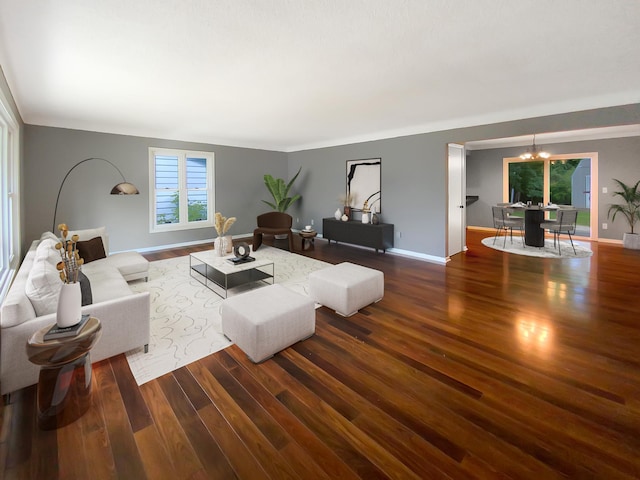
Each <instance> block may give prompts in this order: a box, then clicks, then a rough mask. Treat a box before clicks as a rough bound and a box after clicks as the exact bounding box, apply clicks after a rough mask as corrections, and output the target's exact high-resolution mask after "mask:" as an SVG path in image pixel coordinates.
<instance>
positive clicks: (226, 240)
mask: <svg viewBox="0 0 640 480" xmlns="http://www.w3.org/2000/svg"><path fill="white" fill-rule="evenodd" d="M222 245H223V249H224V253H226V254H228V253H233V237H232V236H231V235H225V236H224V237H222Z"/></svg>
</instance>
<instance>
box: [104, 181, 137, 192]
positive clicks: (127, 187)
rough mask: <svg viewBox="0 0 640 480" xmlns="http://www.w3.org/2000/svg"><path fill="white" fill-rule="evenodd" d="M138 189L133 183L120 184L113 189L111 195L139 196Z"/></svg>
mask: <svg viewBox="0 0 640 480" xmlns="http://www.w3.org/2000/svg"><path fill="white" fill-rule="evenodd" d="M139 193H140V192H139V191H138V187H136V186H135V185H134V184H133V183H129V182H120V183H119V184H117V185H116V186H114V187H113V188H112V189H111V195H138V194H139Z"/></svg>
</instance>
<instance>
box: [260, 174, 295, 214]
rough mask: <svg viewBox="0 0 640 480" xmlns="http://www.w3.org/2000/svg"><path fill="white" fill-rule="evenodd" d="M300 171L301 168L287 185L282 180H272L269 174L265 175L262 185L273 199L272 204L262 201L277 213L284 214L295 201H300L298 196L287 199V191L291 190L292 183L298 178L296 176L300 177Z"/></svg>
mask: <svg viewBox="0 0 640 480" xmlns="http://www.w3.org/2000/svg"><path fill="white" fill-rule="evenodd" d="M301 170H302V167H300V169H298V173H296V174H295V175H294V176H293V178H292V179H291V181H290V182H289V183H287V184H285V183H284V180H283V179H282V178H273V177H272V176H271V175H269V174H267V175H265V176H264V184H265V185H266V186H267V190H269V193H270V194H271V196H272V197H273V203H272V202H268V201H266V200H263V202H264V203H266V204H267V205H269V206H270V207H271V208H273V209H274V210H275V211H277V212H286V211H287V209H288V208H289V207H290V206H291V205H292V204H293V203H294V202H295V201H296V200H298V199H300V195H297V194H296V195H294V196H293V197H289V190H290V189H291V185H293V182H295V181H296V178H298V175H300V171H301Z"/></svg>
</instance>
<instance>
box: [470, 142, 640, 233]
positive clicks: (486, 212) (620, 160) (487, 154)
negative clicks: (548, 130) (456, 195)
mask: <svg viewBox="0 0 640 480" xmlns="http://www.w3.org/2000/svg"><path fill="white" fill-rule="evenodd" d="M544 148H545V150H547V151H548V152H551V153H553V154H557V155H562V154H570V153H586V152H597V153H598V182H599V188H598V195H599V197H598V237H599V238H606V239H616V240H621V239H622V234H623V233H624V232H625V231H627V230H628V228H626V226H627V223H626V221H625V220H623V218H622V217H620V216H618V217H616V221H615V223H612V222H611V221H610V220H608V219H607V211H608V209H609V205H610V204H612V203H618V202H619V201H618V200H616V199H615V197H613V196H612V192H613V191H615V190H616V187H615V185H614V183H613V181H612V179H613V178H617V179H620V180H622V181H623V182H625V183H631V184H634V183H635V182H637V181H638V180H640V137H626V138H613V139H605V140H590V141H581V142H567V143H553V144H549V145H545V146H544ZM522 151H523V147H510V148H500V149H491V150H476V151H472V152H470V153H469V155H467V194H468V195H478V196H479V197H480V198H479V200H478V201H477V202H475V203H473V204H472V205H470V206H469V208H468V209H467V225H473V226H481V227H491V226H492V224H493V223H492V219H491V211H490V210H491V209H490V206H491V205H495V204H496V203H498V202H501V201H502V163H503V162H502V159H503V158H505V157H517V156H518V155H520V154H521V153H522ZM602 187H607V189H608V193H606V194H603V193H602ZM603 222H607V223H608V224H609V228H608V229H607V230H603V229H602V223H603Z"/></svg>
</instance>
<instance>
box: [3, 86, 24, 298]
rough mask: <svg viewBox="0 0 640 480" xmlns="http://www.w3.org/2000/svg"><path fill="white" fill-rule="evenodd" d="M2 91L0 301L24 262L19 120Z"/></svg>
mask: <svg viewBox="0 0 640 480" xmlns="http://www.w3.org/2000/svg"><path fill="white" fill-rule="evenodd" d="M8 105H9V103H8V101H7V100H6V98H5V97H4V95H3V94H2V92H1V91H0V238H2V241H1V242H0V300H1V299H2V298H4V294H5V293H6V291H7V289H8V287H9V284H10V282H11V272H12V271H14V270H16V269H17V268H18V263H19V261H20V252H19V246H20V221H19V219H20V215H19V208H20V205H19V199H20V194H19V191H18V186H19V185H20V182H19V162H18V158H19V155H18V145H19V139H18V137H19V132H18V123H17V121H16V119H15V117H14V116H13V114H12V113H11V111H10V109H9V108H8Z"/></svg>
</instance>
